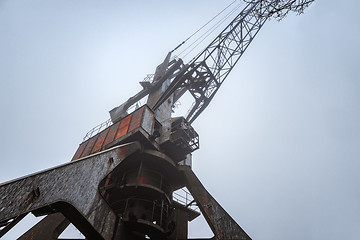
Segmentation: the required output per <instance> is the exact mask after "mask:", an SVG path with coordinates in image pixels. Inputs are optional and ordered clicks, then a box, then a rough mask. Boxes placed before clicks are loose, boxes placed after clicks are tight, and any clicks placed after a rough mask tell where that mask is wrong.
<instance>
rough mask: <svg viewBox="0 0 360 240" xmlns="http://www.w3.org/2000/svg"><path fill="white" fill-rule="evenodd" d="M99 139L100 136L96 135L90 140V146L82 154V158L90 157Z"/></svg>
mask: <svg viewBox="0 0 360 240" xmlns="http://www.w3.org/2000/svg"><path fill="white" fill-rule="evenodd" d="M97 138H98V135H95V136H94V137H92V138H90V139H89V140H88V144H87V145H86V147H85V150H84V151H83V153H82V154H81V157H86V156H89V155H90V153H91V150H92V149H93V147H94V145H95V142H96V139H97Z"/></svg>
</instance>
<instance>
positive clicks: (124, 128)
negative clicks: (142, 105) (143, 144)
mask: <svg viewBox="0 0 360 240" xmlns="http://www.w3.org/2000/svg"><path fill="white" fill-rule="evenodd" d="M131 117H132V114H130V115H129V116H127V117H125V118H124V119H122V120H121V123H120V126H119V130H118V131H117V134H116V136H115V140H116V139H118V138H120V137H122V136H124V135H125V134H126V133H127V132H128V129H129V124H130V121H131Z"/></svg>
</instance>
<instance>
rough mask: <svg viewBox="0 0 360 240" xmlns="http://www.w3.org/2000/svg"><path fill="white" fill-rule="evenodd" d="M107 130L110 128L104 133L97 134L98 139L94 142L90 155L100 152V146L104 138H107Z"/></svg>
mask: <svg viewBox="0 0 360 240" xmlns="http://www.w3.org/2000/svg"><path fill="white" fill-rule="evenodd" d="M109 129H110V128H107V129H105V130H104V131H102V132H101V133H99V137H98V139H97V140H96V143H95V145H94V147H93V149H92V151H91V153H96V152H98V151H100V150H101V147H102V145H103V143H104V141H105V138H106V136H107V134H108V132H109Z"/></svg>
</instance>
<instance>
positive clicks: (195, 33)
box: [171, 0, 237, 52]
mask: <svg viewBox="0 0 360 240" xmlns="http://www.w3.org/2000/svg"><path fill="white" fill-rule="evenodd" d="M235 2H237V0H235V1H233V2H232V3H230V4H229V5H228V6H227V7H226V8H224V9H223V10H222V11H221V12H219V13H218V14H216V15H215V16H214V17H213V18H211V19H210V20H209V21H208V22H207V23H205V24H204V25H203V26H202V27H200V28H199V29H198V30H197V31H195V32H194V33H193V34H191V35H190V36H189V37H188V38H186V39H185V40H184V41H183V42H182V43H180V44H179V45H178V46H177V47H176V48H174V49H173V50H172V51H171V52H174V51H176V50H177V49H178V48H179V47H181V46H182V45H184V44H185V43H186V42H187V41H188V40H189V39H191V38H192V37H193V36H194V35H196V34H197V33H198V32H200V31H201V30H202V29H203V28H205V27H206V26H207V25H209V24H210V23H211V22H212V21H213V20H214V19H215V18H217V17H218V16H219V15H220V14H222V13H223V12H224V11H226V9H228V8H229V7H230V6H231V5H233V4H234V3H235Z"/></svg>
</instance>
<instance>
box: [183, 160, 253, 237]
mask: <svg viewBox="0 0 360 240" xmlns="http://www.w3.org/2000/svg"><path fill="white" fill-rule="evenodd" d="M179 170H180V171H182V172H183V173H184V176H185V179H186V187H187V189H188V190H189V191H190V193H191V195H192V196H193V198H194V200H195V201H196V203H197V204H198V206H199V208H200V211H201V213H202V214H203V216H204V218H205V220H206V222H207V223H208V224H209V227H210V228H211V230H212V232H213V233H214V237H212V238H211V240H251V238H250V237H249V236H248V235H247V234H246V232H245V231H244V230H243V229H242V228H241V227H240V226H239V225H238V224H237V223H236V222H235V220H234V219H233V218H232V217H231V216H230V215H229V214H228V213H227V212H226V211H225V210H224V209H223V208H222V207H221V206H220V204H219V203H218V202H217V201H216V200H215V199H214V198H213V197H212V196H211V195H210V193H209V192H208V191H207V190H206V189H205V188H204V186H203V185H202V184H201V182H200V180H199V179H198V178H197V177H196V175H195V173H194V172H193V171H192V170H191V168H190V167H189V166H179Z"/></svg>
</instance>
